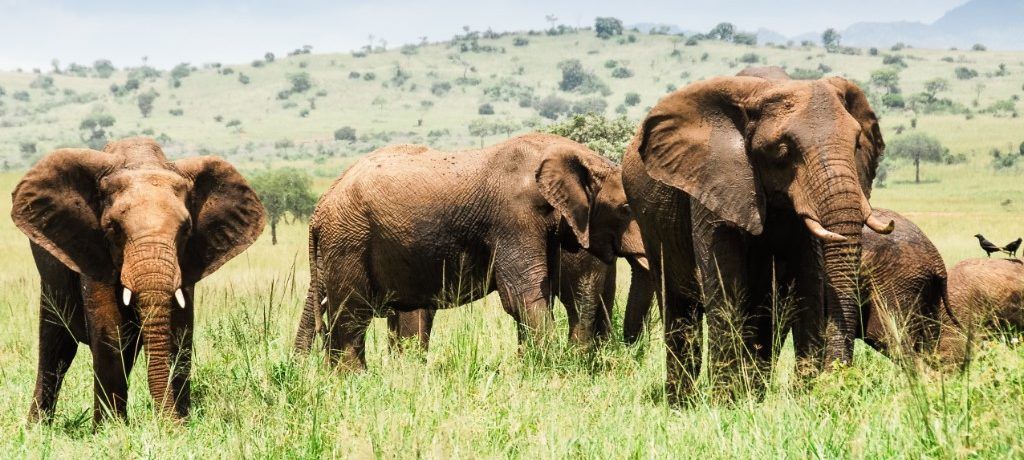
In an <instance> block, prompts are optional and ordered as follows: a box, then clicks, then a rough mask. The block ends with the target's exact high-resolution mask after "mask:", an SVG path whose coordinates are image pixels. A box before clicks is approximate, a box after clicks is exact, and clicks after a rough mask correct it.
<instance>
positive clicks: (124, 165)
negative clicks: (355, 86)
mask: <svg viewBox="0 0 1024 460" xmlns="http://www.w3.org/2000/svg"><path fill="white" fill-rule="evenodd" d="M12 198H13V208H12V211H11V217H12V219H13V220H14V223H15V225H17V227H18V228H19V229H20V230H21V231H22V232H24V233H25V234H26V235H28V237H29V240H30V242H31V247H32V255H33V257H34V259H35V263H36V267H37V268H38V270H39V276H40V281H41V295H40V318H39V367H38V372H37V375H36V385H35V391H34V393H33V397H32V404H31V408H30V410H29V419H30V420H32V421H39V420H44V421H48V420H50V419H52V416H53V412H54V408H55V406H56V403H57V396H58V392H59V391H60V387H61V383H62V382H63V379H64V375H65V373H66V372H67V370H68V367H69V366H70V365H71V362H72V360H73V359H74V357H75V352H76V351H77V348H78V347H77V342H82V343H86V344H88V345H89V348H90V350H91V351H92V363H93V372H94V376H95V380H94V393H95V397H94V408H93V420H94V423H99V422H100V421H102V419H103V418H104V417H105V416H106V415H107V413H108V412H109V413H110V414H112V415H114V416H116V417H118V418H124V417H125V416H126V404H127V400H128V375H129V374H130V372H131V369H132V366H133V364H134V362H135V359H136V357H137V355H138V352H139V349H140V347H141V348H144V349H145V351H146V357H147V359H148V362H149V365H148V383H149V392H150V395H151V396H152V398H153V400H154V404H155V406H156V407H157V409H158V411H159V412H161V413H164V414H167V415H169V416H170V417H172V418H176V419H181V418H183V417H186V416H187V415H188V413H189V409H190V381H189V374H190V367H191V354H192V334H193V322H194V311H195V305H194V303H193V299H194V295H195V285H196V283H197V282H198V281H200V280H201V279H203V278H204V277H206V276H208V275H210V274H211V273H213V272H214V271H216V270H217V269H218V268H219V267H221V266H222V265H224V263H225V262H227V261H228V260H230V259H231V258H233V257H235V256H236V255H238V254H239V253H241V252H242V251H243V250H245V249H246V248H247V247H248V246H249V245H251V244H252V243H253V242H254V241H256V238H257V237H258V236H259V235H260V233H261V232H262V231H263V225H264V222H265V220H266V218H265V211H264V209H263V205H262V204H261V203H260V200H259V199H258V198H257V197H256V194H255V193H254V192H253V190H252V189H251V188H250V187H249V185H248V183H247V182H246V181H245V179H244V178H243V177H242V175H241V174H239V173H238V171H237V170H235V168H234V167H232V166H231V165H230V164H229V163H228V162H227V161H225V160H223V159H220V158H217V157H211V156H206V157H193V158H185V159H181V160H178V161H174V162H171V161H168V160H167V159H166V157H165V156H164V153H163V151H162V150H161V148H160V145H159V144H158V143H157V142H156V141H154V140H152V139H146V138H132V139H125V140H120V141H115V142H111V143H109V144H107V145H106V147H104V149H103V151H102V152H100V151H96V150H92V149H72V148H65V149H59V150H56V151H54V152H52V153H50V154H48V155H47V156H45V157H43V159H42V160H40V161H39V163H37V164H36V165H35V166H34V167H32V168H31V169H30V170H29V171H28V172H27V173H26V174H25V176H24V178H22V180H21V182H19V183H18V185H17V186H16V188H15V189H14V192H13V194H12ZM140 339H141V343H140Z"/></svg>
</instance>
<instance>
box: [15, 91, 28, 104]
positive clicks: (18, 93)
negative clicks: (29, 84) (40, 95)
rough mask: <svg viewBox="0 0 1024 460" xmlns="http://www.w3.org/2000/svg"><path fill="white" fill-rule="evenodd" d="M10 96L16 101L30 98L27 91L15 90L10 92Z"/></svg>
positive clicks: (26, 100)
mask: <svg viewBox="0 0 1024 460" xmlns="http://www.w3.org/2000/svg"><path fill="white" fill-rule="evenodd" d="M11 97H13V98H14V100H16V101H21V102H28V100H29V99H31V96H29V94H28V91H15V92H14V93H13V94H11Z"/></svg>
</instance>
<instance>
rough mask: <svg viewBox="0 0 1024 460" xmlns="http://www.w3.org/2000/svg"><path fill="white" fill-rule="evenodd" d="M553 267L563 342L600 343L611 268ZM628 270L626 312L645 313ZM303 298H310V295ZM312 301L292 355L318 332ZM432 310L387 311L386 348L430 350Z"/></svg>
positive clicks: (579, 262) (640, 278) (586, 256)
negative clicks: (563, 319)
mask: <svg viewBox="0 0 1024 460" xmlns="http://www.w3.org/2000/svg"><path fill="white" fill-rule="evenodd" d="M559 253H560V256H559V261H558V264H557V266H553V267H548V273H549V274H551V275H550V276H549V278H550V279H549V282H550V287H549V289H550V291H549V292H550V293H551V294H553V295H554V296H555V297H557V298H558V299H559V300H560V301H561V302H562V305H563V306H565V310H566V316H567V318H568V322H569V341H570V342H571V343H573V344H575V345H579V346H588V345H589V344H591V343H592V342H593V341H595V340H598V341H603V340H605V339H607V338H608V336H609V335H610V333H611V315H612V307H613V306H614V303H615V289H616V284H615V283H616V267H615V264H606V263H604V262H603V261H601V260H600V259H598V258H597V257H595V256H593V255H592V254H590V253H588V252H586V251H576V252H575V253H573V252H570V251H568V250H564V249H562V250H560V251H559ZM627 260H628V261H629V264H630V268H631V270H632V278H631V284H630V290H629V301H628V303H629V305H630V306H631V307H628V308H627V311H638V310H641V309H643V310H645V311H646V309H647V308H646V307H642V308H641V307H632V305H634V304H638V305H639V304H644V303H646V304H647V305H650V303H651V301H652V300H653V297H654V290H653V287H652V286H651V285H650V282H649V279H650V274H649V273H648V270H647V268H646V267H644V266H643V265H642V261H640V260H639V259H638V258H637V257H629V258H627ZM307 295H310V296H311V295H313V293H312V292H310V293H307ZM317 305H318V304H316V303H315V302H313V301H307V302H306V304H305V308H313V309H314V310H313V312H312V313H310V314H306V313H305V312H304V313H303V315H302V319H303V320H302V321H300V323H299V329H298V332H297V333H296V340H295V350H296V352H297V353H300V354H305V353H308V352H309V349H310V348H311V347H312V343H313V335H314V333H315V332H321V333H322V332H324V331H323V326H322V324H321V320H322V313H321V312H319V311H317V310H316V309H315V307H316V306H317ZM436 314H437V310H432V309H427V308H420V309H416V310H413V311H393V312H391V313H389V314H388V315H387V319H388V320H387V322H388V330H389V332H390V334H389V339H390V345H391V347H392V348H393V349H400V347H401V344H402V343H403V342H405V341H406V340H408V339H415V341H416V342H417V343H418V344H419V346H420V347H421V348H422V349H423V350H426V349H427V348H429V344H430V332H431V330H432V329H433V325H434V317H435V315H436Z"/></svg>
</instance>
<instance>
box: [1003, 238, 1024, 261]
mask: <svg viewBox="0 0 1024 460" xmlns="http://www.w3.org/2000/svg"><path fill="white" fill-rule="evenodd" d="M1021 241H1024V240H1022V239H1021V238H1017V239H1016V240H1014V241H1011V242H1010V244H1007V245H1006V246H1003V252H1005V253H1007V254H1008V255H1010V256H1013V257H1017V249H1019V248H1020V242H1021Z"/></svg>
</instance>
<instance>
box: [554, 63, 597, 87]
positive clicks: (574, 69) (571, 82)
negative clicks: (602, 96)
mask: <svg viewBox="0 0 1024 460" xmlns="http://www.w3.org/2000/svg"><path fill="white" fill-rule="evenodd" d="M558 69H559V70H561V71H562V80H561V81H560V82H559V83H558V88H559V89H561V90H562V91H578V92H579V93H581V94H590V93H594V92H598V91H600V92H602V93H604V92H605V91H607V90H608V87H607V86H606V85H605V84H604V83H603V82H601V80H600V79H598V78H597V77H596V76H595V75H594V74H593V73H592V72H589V71H587V70H585V69H584V68H583V64H582V63H580V61H579V59H568V60H565V61H562V62H559V63H558Z"/></svg>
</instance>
